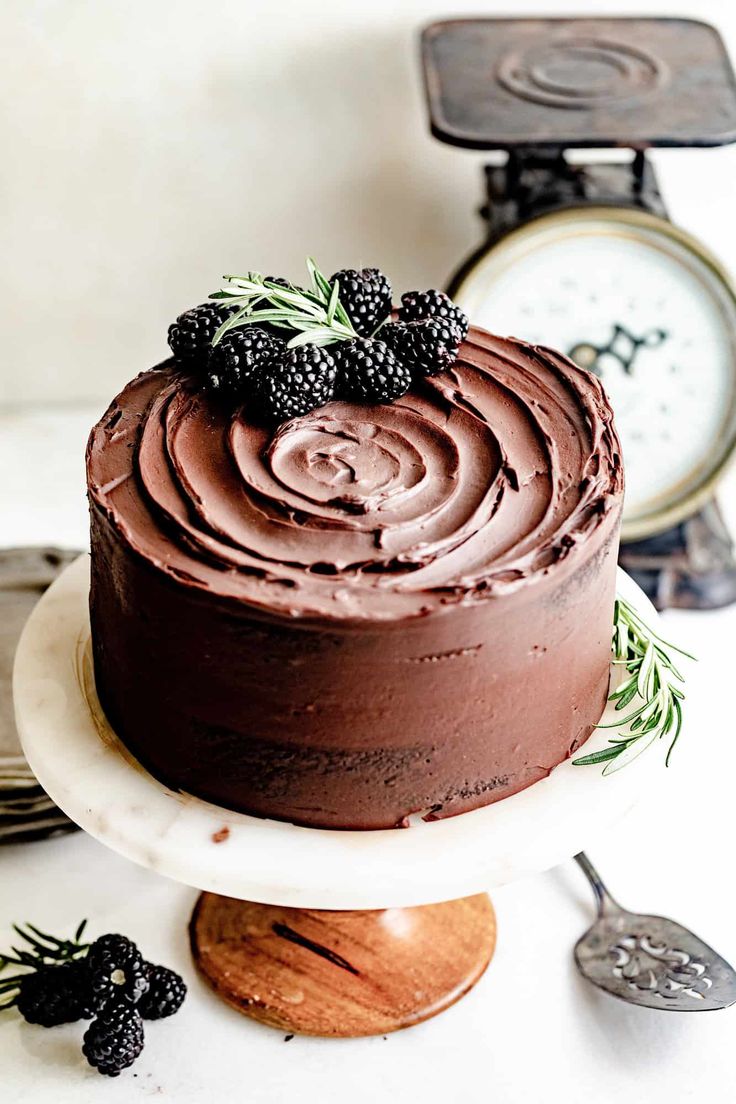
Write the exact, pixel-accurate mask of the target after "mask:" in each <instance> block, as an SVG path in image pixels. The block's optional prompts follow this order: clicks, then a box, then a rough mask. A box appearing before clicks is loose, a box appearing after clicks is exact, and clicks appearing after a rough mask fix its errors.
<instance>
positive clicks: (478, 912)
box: [189, 893, 496, 1037]
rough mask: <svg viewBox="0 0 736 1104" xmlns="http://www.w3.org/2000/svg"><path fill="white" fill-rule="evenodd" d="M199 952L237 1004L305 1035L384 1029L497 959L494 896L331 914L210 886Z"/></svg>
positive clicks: (453, 997)
mask: <svg viewBox="0 0 736 1104" xmlns="http://www.w3.org/2000/svg"><path fill="white" fill-rule="evenodd" d="M189 934H190V939H191V946H192V955H193V958H194V961H195V963H196V965H197V967H198V969H199V971H200V973H201V974H202V975H203V977H204V978H205V979H206V981H207V982H209V984H210V985H211V986H212V988H213V989H214V990H215V992H216V993H217V995H218V996H219V997H221V998H222V999H223V1000H225V1001H227V1003H228V1004H231V1005H232V1006H233V1007H234V1008H237V1009H238V1011H239V1012H243V1013H245V1015H247V1016H252V1017H253V1018H254V1019H256V1020H259V1021H260V1022H261V1023H265V1024H268V1025H269V1026H271V1027H276V1028H279V1029H280V1030H282V1031H286V1032H294V1033H297V1034H302V1035H326V1036H333V1037H334V1036H343V1037H355V1036H358V1035H385V1034H386V1033H388V1032H389V1031H398V1030H399V1028H402V1027H410V1026H411V1025H412V1024H416V1023H421V1021H422V1020H427V1019H429V1018H430V1017H431V1016H436V1015H437V1013H438V1012H442V1011H443V1010H444V1009H445V1008H448V1007H449V1006H450V1005H451V1004H454V1003H455V1001H457V1000H459V999H460V997H462V996H463V995H464V994H465V993H467V992H468V990H469V989H471V988H472V987H473V985H475V983H476V982H477V981H478V979H479V978H480V977H481V975H482V974H483V972H484V970H485V968H486V966H487V965H488V963H489V962H490V960H491V957H492V955H493V951H494V948H495V944H496V918H495V914H494V911H493V906H492V905H491V902H490V900H489V898H488V897H487V896H486V895H485V894H478V895H477V896H475V897H463V898H461V899H460V900H457V901H447V902H444V903H443V904H438V905H419V906H417V907H415V908H391V909H377V910H375V911H366V912H364V911H361V912H342V911H341V912H332V911H324V910H317V909H300V908H284V907H280V906H278V905H261V904H255V903H253V902H250V901H239V900H236V899H235V898H234V897H221V896H219V895H218V894H216V893H203V894H202V895H201V896H200V898H199V900H198V901H197V905H196V907H195V909H194V913H193V915H192V919H191V923H190V926H189Z"/></svg>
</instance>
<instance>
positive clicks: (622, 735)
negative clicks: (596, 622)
mask: <svg viewBox="0 0 736 1104" xmlns="http://www.w3.org/2000/svg"><path fill="white" fill-rule="evenodd" d="M613 621H614V624H613V641H612V652H613V657H614V658H613V663H614V665H615V666H617V667H623V668H624V669H625V671H626V677H625V678H624V680H623V681H622V682H621V683H620V685H618V686H617V687H616V689H615V690H614V691H613V692H612V694H611V695H610V697H609V701H612V702H615V703H616V705H615V708H616V712H618V713H622V714H623V716H621V717H620V718H618V719H617V720H615V721H612V722H611V723H610V724H601V725H598V728H608V729H616V730H617V734H616V736H612V737H610V739H609V744H608V747H605V748H601V749H600V751H594V752H591V754H590V755H583V756H581V757H580V758H578V759H574V760H573V765H574V766H577V767H587V766H593V765H596V764H598V763H605V767H604V768H603V773H604V774H613V773H614V771H617V770H620V769H621V768H622V767H625V766H626V764H627V763H630V762H631V760H632V759H635V758H636V757H637V755H641V753H642V752H643V751H645V750H646V749H647V748H648V747H650V746H651V745H652V744H653V743H655V742H656V741H657V740H661V739H664V738H665V737H671V740H670V746H669V749H668V751H667V758H666V760H665V762H666V763H667V765H669V761H670V756H671V755H672V751H673V749H674V747H675V744H676V743H677V740H678V738H679V736H680V731H681V729H682V704H681V703H682V702H683V700H684V698H685V695H684V693H683V692H682V690H681V689H680V686H678V683H680V684H682V683H684V681H685V680H684V678H683V676H682V674H681V673H680V671H679V670H678V669H677V667H676V666H675V663H674V658H673V653H675V652H676V653H679V654H680V655H682V656H685V657H686V658H687V659H694V656H691V655H690V654H689V652H685V651H683V650H682V648H678V647H676V645H674V644H669V643H668V642H667V641H666V640H662V638H661V637H660V636H658V635H657V634H656V633H655V632H654V631H653V629H651V628H650V627H649V626H648V625H647V624H646V623H645V622H644V621H643V620H642V618H641V617H640V616H639V614H638V613H637V612H636V610H635V609H634V608H633V606H631V605H630V604H629V603H628V602H627V601H626V600H625V599H624V598H621V597H618V598H617V599H616V604H615V607H614V619H613Z"/></svg>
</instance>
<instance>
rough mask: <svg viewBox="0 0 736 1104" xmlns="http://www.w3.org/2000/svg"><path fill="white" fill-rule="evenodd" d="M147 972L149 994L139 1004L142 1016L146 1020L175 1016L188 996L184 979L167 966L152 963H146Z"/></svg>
mask: <svg viewBox="0 0 736 1104" xmlns="http://www.w3.org/2000/svg"><path fill="white" fill-rule="evenodd" d="M145 970H146V978H147V980H148V992H147V993H145V994H144V995H143V997H142V998H141V1000H140V1003H139V1004H138V1011H139V1012H140V1014H141V1016H142V1017H143V1019H144V1020H163V1019H165V1018H166V1017H167V1016H173V1015H174V1013H175V1012H178V1011H179V1009H180V1008H181V1006H182V1002H183V1001H184V998H185V996H186V995H187V987H186V984H185V983H184V981H183V979H182V978H180V977H179V975H178V974H177V973H175V972H174V971H173V970H169V969H168V967H167V966H156V965H154V964H153V963H151V962H147V963H146V965H145Z"/></svg>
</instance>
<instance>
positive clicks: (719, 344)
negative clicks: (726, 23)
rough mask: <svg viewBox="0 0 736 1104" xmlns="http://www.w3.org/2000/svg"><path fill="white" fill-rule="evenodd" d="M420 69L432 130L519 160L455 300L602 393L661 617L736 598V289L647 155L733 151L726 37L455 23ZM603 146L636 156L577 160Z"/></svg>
mask: <svg viewBox="0 0 736 1104" xmlns="http://www.w3.org/2000/svg"><path fill="white" fill-rule="evenodd" d="M422 58H423V64H424V77H425V86H426V93H427V102H428V105H429V116H430V126H431V129H432V133H433V134H434V135H435V136H436V137H437V138H439V139H440V140H441V141H443V142H447V143H449V144H451V145H456V146H462V147H466V148H472V149H486V150H495V151H496V152H498V151H501V152H503V153H505V154H506V160H505V163H501V164H499V163H498V162H496V163H495V164H493V165H489V166H487V167H486V169H485V174H486V193H487V200H486V204H485V206H484V209H483V214H484V217H485V218H486V220H487V224H488V225H487V240H486V242H485V244H484V245H482V246H481V248H480V249H478V250H477V251H476V252H475V253H474V254H473V256H472V257H471V258H470V259H469V260H468V261H466V262H465V263H464V264H463V265H462V266H461V268H460V269H459V270H458V272H457V274H456V275H455V277H454V278H453V279H452V281H451V283H450V286H449V289H448V290H449V291H450V294H451V295H452V297H453V298H454V299H455V300H456V301H457V302H458V303H459V304H460V306H462V308H463V309H464V310H465V311H466V313H467V314H468V315H469V316H470V317H471V318H472V320H473V321H474V322H477V323H478V324H479V325H481V326H484V327H486V328H487V329H489V330H492V331H494V332H496V333H500V334H509V335H513V336H515V337H518V338H521V339H523V340H526V341H530V342H532V343H534V344H544V345H550V346H552V347H554V348H557V349H560V350H562V351H563V352H565V353H567V354H568V356H570V357H571V358H572V359H573V360H574V361H576V363H577V364H579V365H580V366H581V367H584V368H587V369H588V370H589V371H592V372H595V373H596V374H597V375H598V376H599V377H600V378H601V380H602V382H603V384H604V386H605V388H606V391H607V393H608V395H609V397H610V399H611V403H612V406H613V409H614V412H615V415H616V424H617V427H618V430H619V434H620V436H621V441H622V448H623V454H624V456H623V459H624V465H625V469H626V498H625V502H624V515H623V527H622V541H623V542H624V543H623V544H622V552H621V562H622V563H623V564H624V565H625V567H626V569H627V570H629V571H630V572H631V573H633V574H634V576H635V578H636V579H637V581H638V582H639V583H640V584H641V585H642V586H644V588H645V590H646V591H647V593H648V594H649V596H650V597H651V598H653V600H654V601H655V603H657V604H659V605H660V607H661V606H664V605H667V604H681V605H690V606H699V607H706V606H713V605H723V604H726V603H728V602H731V601H736V559H734V556H733V551H732V543H731V541H730V539H729V537H728V535H727V534H726V532H725V530H724V529H723V526H722V523H721V521H720V517H719V515H718V512H717V508H716V507H715V505H714V503H713V494H714V490H715V487H716V484H717V481H718V479H719V478H720V476H721V475H722V473H723V471H724V469H725V467H726V464H727V462H728V461H729V459H731V457H732V456H734V455H736V291H735V290H734V285H733V284H732V282H731V279H730V277H729V275H728V274H727V272H726V271H725V270H724V268H723V267H722V266H721V265H720V264H719V262H718V261H717V260H716V259H715V257H713V256H712V255H711V254H710V253H709V251H708V250H707V249H706V248H705V247H704V246H702V245H701V244H700V243H699V242H698V241H697V240H696V239H694V238H693V237H691V236H690V235H688V234H687V233H685V232H684V231H682V230H680V229H679V228H678V227H676V226H675V225H673V223H672V222H670V220H669V218H668V217H667V212H666V209H665V206H664V203H663V201H662V197H661V195H660V192H659V188H658V186H657V181H656V177H655V174H654V170H653V168H652V165H651V163H650V162H649V160H648V158H647V154H646V151H647V150H648V149H649V148H652V147H656V146H659V147H709V146H719V145H723V144H725V143H728V142H736V76H735V75H734V72H733V69H732V67H731V63H730V61H729V58H728V55H727V53H726V50H725V47H724V45H723V42H722V40H721V38H720V35H719V34H718V32H717V31H716V30H715V29H714V28H713V27H711V26H709V25H708V24H706V23H703V22H700V21H698V20H692V19H679V18H645V17H634V18H629V17H621V18H592V19H588V18H573V19H566V18H560V19H534V18H531V19H505V18H501V19H489V18H484V19H453V20H446V21H442V22H439V23H434V24H432V25H431V26H429V27H427V28H426V29H425V31H424V32H423V36H422ZM589 148H598V149H601V150H602V149H607V148H615V149H617V150H619V151H620V150H622V149H629V150H631V151H633V159H632V160H631V161H628V162H626V161H624V160H621V158H620V156H619V157H617V158H616V159H615V160H609V161H605V160H600V159H595V160H592V159H589V160H588V161H587V163H581V162H580V159H579V158H580V151H582V150H586V149H589ZM571 149H572V150H576V151H578V153H577V155H576V156H574V157H572V158H571V157H569V156H568V155H567V151H568V150H571ZM705 156H707V155H706V154H703V157H705ZM704 172H705V165H704ZM707 187H708V177H707V175H704V177H703V180H702V186H701V188H700V189H699V194H698V200H699V202H701V203H702V201H703V198H705V200H706V202H707Z"/></svg>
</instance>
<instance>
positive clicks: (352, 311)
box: [330, 268, 391, 337]
mask: <svg viewBox="0 0 736 1104" xmlns="http://www.w3.org/2000/svg"><path fill="white" fill-rule="evenodd" d="M335 280H339V282H340V302H341V303H342V305H343V306H344V307H345V310H346V311H347V312H348V315H349V316H350V321H351V322H352V323H353V326H354V327H355V330H356V332H357V333H359V334H360V335H361V337H370V336H371V334H372V333H373V331H374V330H375V329H376V327H377V326H380V324H381V322H383V321H384V319H385V318H387V317H388V316H389V314H390V313H391V284H390V283H389V281H388V279H387V277H386V276H384V274H383V273H382V272H380V271H379V269H377V268H362V269H361V270H360V272H358V271H357V270H356V269H354V268H341V269H340V271H339V272H335V273H333V275H332V276H331V277H330V283H331V284H334V282H335Z"/></svg>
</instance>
